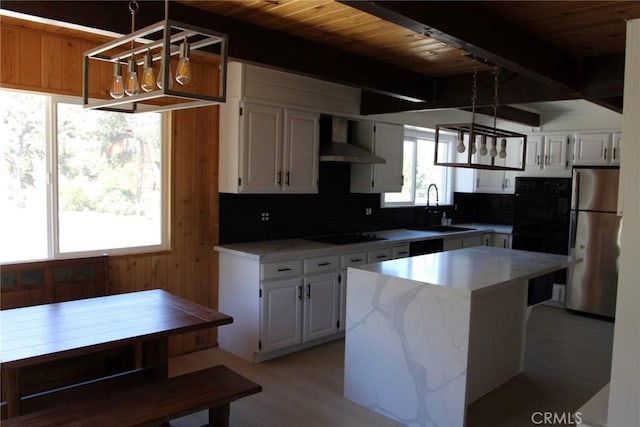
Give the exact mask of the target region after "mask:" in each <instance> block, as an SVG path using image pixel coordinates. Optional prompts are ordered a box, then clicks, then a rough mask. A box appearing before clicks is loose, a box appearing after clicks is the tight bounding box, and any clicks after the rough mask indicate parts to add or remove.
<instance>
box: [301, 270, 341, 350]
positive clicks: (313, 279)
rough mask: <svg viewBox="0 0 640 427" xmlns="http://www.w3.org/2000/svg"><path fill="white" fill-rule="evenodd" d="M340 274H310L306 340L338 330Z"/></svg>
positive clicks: (305, 306)
mask: <svg viewBox="0 0 640 427" xmlns="http://www.w3.org/2000/svg"><path fill="white" fill-rule="evenodd" d="M338 277H339V276H338V274H337V273H330V274H324V275H319V276H310V277H307V278H306V279H305V288H304V292H305V295H304V310H303V311H304V328H303V333H302V340H303V341H304V342H306V341H310V340H314V339H316V338H321V337H324V336H327V335H332V334H335V333H337V332H338V328H339V324H338V319H339V303H340V302H339V301H340V288H339V285H338Z"/></svg>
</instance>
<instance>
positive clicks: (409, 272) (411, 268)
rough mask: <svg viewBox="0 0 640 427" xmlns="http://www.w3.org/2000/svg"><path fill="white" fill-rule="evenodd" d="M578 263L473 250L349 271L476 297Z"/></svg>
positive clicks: (479, 248)
mask: <svg viewBox="0 0 640 427" xmlns="http://www.w3.org/2000/svg"><path fill="white" fill-rule="evenodd" d="M579 261H580V260H576V259H573V258H572V257H570V256H566V255H554V254H547V253H539V252H529V251H521V250H513V249H502V248H494V247H490V246H474V247H471V248H464V249H457V250H453V251H446V252H438V253H434V254H428V255H419V256H414V257H410V258H400V259H394V260H389V261H383V262H379V263H375V264H367V265H363V266H359V267H350V268H355V269H358V270H365V271H370V272H373V273H378V274H382V275H386V276H392V277H398V278H401V279H408V280H413V281H416V282H422V283H424V284H425V285H431V286H441V287H446V288H449V289H452V290H454V291H460V292H462V293H465V294H476V293H481V292H488V291H490V290H492V289H498V288H499V287H501V286H506V285H508V284H509V282H512V281H514V280H527V279H531V278H533V277H537V276H541V275H544V274H547V273H551V272H553V271H556V270H559V269H561V268H565V267H568V266H570V265H573V264H575V263H577V262H579Z"/></svg>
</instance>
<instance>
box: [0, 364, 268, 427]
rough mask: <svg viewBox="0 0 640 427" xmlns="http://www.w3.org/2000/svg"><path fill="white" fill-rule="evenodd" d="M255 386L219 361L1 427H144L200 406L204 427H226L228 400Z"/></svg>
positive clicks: (257, 388) (256, 386)
mask: <svg viewBox="0 0 640 427" xmlns="http://www.w3.org/2000/svg"><path fill="white" fill-rule="evenodd" d="M260 391H262V387H261V386H260V385H259V384H256V383H254V382H253V381H251V380H249V379H247V378H245V377H243V376H242V375H240V374H237V373H236V372H234V371H232V370H231V369H229V368H227V367H225V366H222V365H219V366H214V367H213V368H209V369H205V370H202V371H196V372H192V373H190V374H186V375H180V376H177V377H173V378H169V379H167V380H163V381H156V382H150V383H147V384H144V385H140V386H136V387H132V388H125V389H122V390H118V391H114V392H112V393H108V394H106V395H97V396H92V397H89V398H87V399H79V400H73V401H70V402H69V403H67V404H64V405H59V406H57V407H54V408H50V409H45V410H42V411H39V412H34V413H31V414H25V415H21V416H18V417H15V418H10V419H8V420H5V421H3V422H2V425H3V427H14V426H23V427H24V426H29V427H45V426H52V425H59V426H65V427H74V426H77V427H80V426H82V427H85V426H92V427H112V426H114V425H117V426H119V427H126V426H147V425H159V424H162V423H168V422H169V421H170V420H172V419H175V418H179V417H182V416H185V415H189V414H192V413H195V412H198V411H202V410H205V409H208V410H209V425H210V426H215V427H222V426H228V425H229V404H230V403H231V402H232V401H234V400H237V399H240V398H242V397H245V396H249V395H251V394H255V393H259V392H260Z"/></svg>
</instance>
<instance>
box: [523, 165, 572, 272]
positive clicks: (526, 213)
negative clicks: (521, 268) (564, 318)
mask: <svg viewBox="0 0 640 427" xmlns="http://www.w3.org/2000/svg"><path fill="white" fill-rule="evenodd" d="M513 208H514V213H513V240H512V247H513V249H523V250H527V251H534V252H546V253H552V254H558V255H567V254H568V253H569V218H570V212H571V178H530V177H518V178H516V189H515V200H514V206H513ZM553 281H554V282H555V283H559V284H566V283H567V272H566V269H564V270H560V271H558V272H556V273H555V274H554V280H553Z"/></svg>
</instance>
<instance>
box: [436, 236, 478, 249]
mask: <svg viewBox="0 0 640 427" xmlns="http://www.w3.org/2000/svg"><path fill="white" fill-rule="evenodd" d="M480 245H482V235H477V236H471V237H465V238H462V239H459V238H458V239H456V238H453V239H445V240H444V241H443V242H442V250H443V251H451V250H454V249H462V248H470V247H473V246H480Z"/></svg>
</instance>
